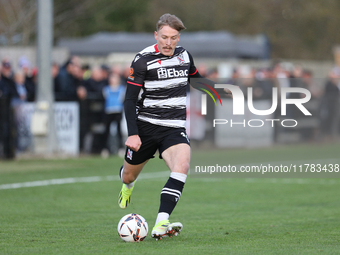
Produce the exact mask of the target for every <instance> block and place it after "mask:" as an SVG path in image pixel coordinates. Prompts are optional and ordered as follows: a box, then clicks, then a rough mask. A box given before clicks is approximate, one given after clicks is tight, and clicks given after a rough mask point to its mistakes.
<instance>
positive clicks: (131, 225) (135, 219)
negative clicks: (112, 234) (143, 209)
mask: <svg viewBox="0 0 340 255" xmlns="http://www.w3.org/2000/svg"><path fill="white" fill-rule="evenodd" d="M117 230H118V235H119V236H120V238H121V239H122V240H123V241H125V242H141V241H143V240H144V238H145V237H146V236H147V235H148V223H147V222H146V220H145V219H144V218H143V217H142V216H141V215H139V214H136V213H130V214H127V215H125V216H124V217H123V218H121V219H120V221H119V223H118V227H117Z"/></svg>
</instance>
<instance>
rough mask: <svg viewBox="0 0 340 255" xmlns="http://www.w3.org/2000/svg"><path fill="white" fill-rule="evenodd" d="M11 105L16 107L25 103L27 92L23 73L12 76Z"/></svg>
mask: <svg viewBox="0 0 340 255" xmlns="http://www.w3.org/2000/svg"><path fill="white" fill-rule="evenodd" d="M11 94H12V105H17V104H20V103H23V102H26V101H27V98H28V97H29V92H28V89H27V85H26V84H25V73H24V72H23V71H17V72H16V73H15V74H14V87H13V88H12V91H11Z"/></svg>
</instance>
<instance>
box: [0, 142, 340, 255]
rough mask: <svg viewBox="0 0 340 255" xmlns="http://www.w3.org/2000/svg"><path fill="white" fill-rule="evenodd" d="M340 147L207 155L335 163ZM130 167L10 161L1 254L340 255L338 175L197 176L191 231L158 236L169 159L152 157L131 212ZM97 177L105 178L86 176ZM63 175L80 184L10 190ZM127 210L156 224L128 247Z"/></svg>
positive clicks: (185, 211) (191, 190)
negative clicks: (123, 171)
mask: <svg viewBox="0 0 340 255" xmlns="http://www.w3.org/2000/svg"><path fill="white" fill-rule="evenodd" d="M339 151H340V145H337V144H332V145H310V146H307V145H303V146H301V145H300V146H284V147H274V148H265V149H256V150H255V149H237V150H226V151H218V152H217V151H212V152H205V153H211V156H212V157H221V156H224V157H225V158H226V160H229V161H230V162H231V163H233V164H241V163H251V162H268V161H275V160H280V159H282V158H281V157H280V156H278V155H290V156H289V157H292V158H293V159H294V160H306V161H308V160H315V159H316V158H317V157H318V156H320V157H323V158H324V159H326V160H327V157H328V158H330V159H333V160H334V158H339ZM194 156H195V155H194ZM287 157H288V156H287ZM289 157H288V158H289ZM268 158H270V159H271V160H269V159H268ZM283 160H288V159H287V158H284V159H283ZM121 163H122V159H120V158H117V157H111V158H109V159H106V160H104V159H101V158H99V157H89V158H78V159H58V160H33V159H32V160H16V161H1V162H0V254H186V255H188V254H340V188H339V187H340V186H339V184H340V179H338V178H333V179H318V178H311V179H269V178H254V179H246V178H244V179H235V178H196V177H194V176H192V175H190V176H189V178H188V179H187V183H186V185H185V188H184V191H183V195H182V197H181V199H180V201H179V203H178V205H177V207H176V209H175V210H174V212H173V214H172V215H171V218H170V220H172V221H181V222H182V223H183V225H184V228H183V231H182V233H181V234H180V235H179V236H177V237H173V238H164V239H163V240H162V241H155V240H153V239H152V238H151V237H150V233H151V229H152V227H153V225H154V221H155V217H156V214H157V210H158V206H159V196H160V191H161V189H162V187H163V185H164V183H165V182H166V179H167V176H168V173H166V171H167V167H166V166H165V164H164V162H163V161H162V160H159V159H153V160H150V162H149V163H148V165H147V166H146V168H145V169H144V170H143V174H144V175H143V176H142V178H140V180H138V181H137V184H136V186H135V189H134V192H133V195H132V199H131V202H132V203H131V204H130V206H129V207H128V208H127V209H125V210H122V209H120V208H119V207H118V205H117V196H118V193H119V190H120V188H121V182H120V181H119V180H118V169H119V167H120V165H121ZM159 172H162V173H159ZM339 175H340V173H339ZM93 176H97V178H98V179H95V178H92V179H91V180H92V181H88V182H86V180H88V179H79V178H80V177H93ZM107 176H109V177H107ZM111 176H113V177H111ZM143 177H144V178H143ZM64 178H78V179H75V180H78V181H80V182H75V183H68V184H58V183H54V184H55V185H45V186H38V187H21V188H16V189H13V188H6V186H4V185H5V184H11V183H24V182H31V183H32V182H35V181H42V180H51V179H64ZM1 187H2V189H1ZM128 213H138V214H141V215H142V216H143V217H144V218H145V219H146V220H147V222H148V224H149V235H148V237H147V238H146V239H145V240H144V241H143V242H140V243H124V242H123V241H121V239H120V238H119V236H118V234H117V224H118V221H119V220H120V218H121V217H122V216H124V215H125V214H128Z"/></svg>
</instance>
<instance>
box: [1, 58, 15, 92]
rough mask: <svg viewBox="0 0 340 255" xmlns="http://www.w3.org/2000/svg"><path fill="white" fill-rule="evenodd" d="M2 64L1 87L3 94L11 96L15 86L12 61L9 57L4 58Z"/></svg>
mask: <svg viewBox="0 0 340 255" xmlns="http://www.w3.org/2000/svg"><path fill="white" fill-rule="evenodd" d="M1 64H2V67H1V76H0V84H1V85H0V88H2V89H1V90H2V91H3V94H4V95H5V96H7V97H9V98H10V97H11V96H12V94H11V92H12V91H13V88H14V82H13V72H12V67H11V63H10V62H9V61H8V60H7V59H4V60H3V61H2V63H1Z"/></svg>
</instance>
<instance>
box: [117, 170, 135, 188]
mask: <svg viewBox="0 0 340 255" xmlns="http://www.w3.org/2000/svg"><path fill="white" fill-rule="evenodd" d="M123 171H124V168H123V170H122V171H120V179H121V180H122V181H123V176H122V175H123ZM124 184H125V187H127V188H128V189H131V188H132V187H133V185H134V184H135V182H134V181H133V182H131V183H129V184H126V183H124Z"/></svg>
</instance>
